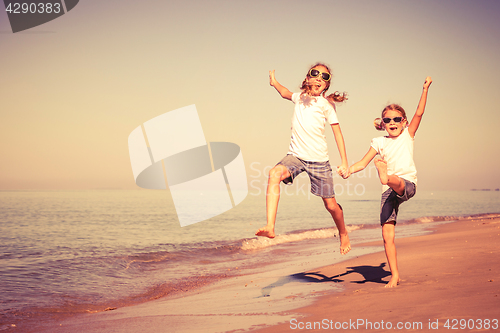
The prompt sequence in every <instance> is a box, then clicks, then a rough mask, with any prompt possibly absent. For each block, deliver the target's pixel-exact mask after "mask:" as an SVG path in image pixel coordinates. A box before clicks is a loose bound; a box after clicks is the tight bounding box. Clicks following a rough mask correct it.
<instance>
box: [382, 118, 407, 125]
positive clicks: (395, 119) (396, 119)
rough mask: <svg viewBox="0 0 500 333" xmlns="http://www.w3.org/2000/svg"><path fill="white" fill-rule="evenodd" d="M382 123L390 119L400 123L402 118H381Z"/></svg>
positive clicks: (388, 121)
mask: <svg viewBox="0 0 500 333" xmlns="http://www.w3.org/2000/svg"><path fill="white" fill-rule="evenodd" d="M382 120H383V121H384V123H386V124H388V123H390V122H391V120H394V122H395V123H400V122H401V121H402V120H403V117H394V118H382Z"/></svg>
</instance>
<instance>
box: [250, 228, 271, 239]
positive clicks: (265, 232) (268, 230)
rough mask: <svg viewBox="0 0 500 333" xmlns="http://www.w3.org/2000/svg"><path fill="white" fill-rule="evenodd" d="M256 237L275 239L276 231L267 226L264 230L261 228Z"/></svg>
mask: <svg viewBox="0 0 500 333" xmlns="http://www.w3.org/2000/svg"><path fill="white" fill-rule="evenodd" d="M255 235H256V236H264V237H269V238H274V237H275V235H274V229H273V228H270V227H268V226H265V227H264V228H260V229H259V230H257V232H256V233H255Z"/></svg>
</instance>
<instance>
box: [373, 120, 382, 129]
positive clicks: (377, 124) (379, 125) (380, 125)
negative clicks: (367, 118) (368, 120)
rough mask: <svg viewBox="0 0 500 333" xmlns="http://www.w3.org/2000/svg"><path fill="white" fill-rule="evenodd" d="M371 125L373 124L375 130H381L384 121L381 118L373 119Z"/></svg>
mask: <svg viewBox="0 0 500 333" xmlns="http://www.w3.org/2000/svg"><path fill="white" fill-rule="evenodd" d="M373 125H375V129H376V130H377V131H383V130H385V127H384V122H383V121H382V118H377V119H375V121H374V122H373Z"/></svg>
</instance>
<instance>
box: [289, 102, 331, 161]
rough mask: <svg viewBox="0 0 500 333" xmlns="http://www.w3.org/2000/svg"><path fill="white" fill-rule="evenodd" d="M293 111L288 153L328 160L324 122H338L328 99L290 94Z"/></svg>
mask: <svg viewBox="0 0 500 333" xmlns="http://www.w3.org/2000/svg"><path fill="white" fill-rule="evenodd" d="M292 101H293V102H294V103H295V112H294V113H293V116H292V137H291V140H290V148H289V150H288V154H292V155H294V156H296V157H298V158H300V159H302V160H304V161H309V162H326V161H328V147H327V144H326V136H325V126H326V124H338V122H339V121H338V119H337V113H336V112H335V108H334V107H333V105H332V104H330V102H328V100H327V99H326V98H324V97H322V96H316V97H310V96H307V95H305V96H302V98H301V95H300V93H294V94H293V95H292Z"/></svg>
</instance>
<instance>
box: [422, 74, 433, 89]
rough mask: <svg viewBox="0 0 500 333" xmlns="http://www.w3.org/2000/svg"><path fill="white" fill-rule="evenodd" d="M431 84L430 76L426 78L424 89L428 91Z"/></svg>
mask: <svg viewBox="0 0 500 333" xmlns="http://www.w3.org/2000/svg"><path fill="white" fill-rule="evenodd" d="M431 83H432V78H431V77H430V76H428V77H426V78H425V82H424V89H428V88H429V86H430V85H431Z"/></svg>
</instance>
